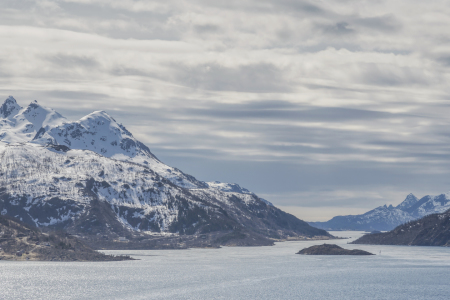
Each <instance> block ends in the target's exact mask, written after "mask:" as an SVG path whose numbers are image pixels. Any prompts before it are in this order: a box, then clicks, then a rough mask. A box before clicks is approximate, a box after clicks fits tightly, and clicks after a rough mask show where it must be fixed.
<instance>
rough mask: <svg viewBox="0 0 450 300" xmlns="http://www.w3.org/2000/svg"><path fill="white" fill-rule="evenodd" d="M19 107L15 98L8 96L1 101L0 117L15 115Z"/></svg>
mask: <svg viewBox="0 0 450 300" xmlns="http://www.w3.org/2000/svg"><path fill="white" fill-rule="evenodd" d="M20 109H21V107H20V106H19V104H17V101H16V99H14V97H13V96H9V97H8V98H7V99H6V100H5V102H3V104H2V106H0V117H1V118H8V117H12V116H15V115H16V114H17V113H18V112H19V110H20Z"/></svg>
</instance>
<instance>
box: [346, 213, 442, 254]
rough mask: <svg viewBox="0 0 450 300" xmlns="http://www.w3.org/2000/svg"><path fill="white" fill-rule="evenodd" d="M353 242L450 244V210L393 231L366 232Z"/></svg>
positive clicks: (419, 244) (420, 244) (418, 244)
mask: <svg viewBox="0 0 450 300" xmlns="http://www.w3.org/2000/svg"><path fill="white" fill-rule="evenodd" d="M353 244H374V245H415V246H447V247H448V246H450V210H447V211H446V212H444V213H440V214H432V215H428V216H426V217H423V218H421V219H419V220H415V221H411V222H408V223H406V224H403V225H400V226H398V227H397V228H395V229H394V230H392V231H389V232H384V233H374V234H366V235H364V236H362V237H360V238H359V239H357V240H356V241H354V242H353Z"/></svg>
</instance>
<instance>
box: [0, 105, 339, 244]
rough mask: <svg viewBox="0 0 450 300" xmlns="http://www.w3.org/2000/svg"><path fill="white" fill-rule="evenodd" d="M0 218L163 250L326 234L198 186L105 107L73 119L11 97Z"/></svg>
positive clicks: (0, 124)
mask: <svg viewBox="0 0 450 300" xmlns="http://www.w3.org/2000/svg"><path fill="white" fill-rule="evenodd" d="M0 213H1V214H2V215H8V216H11V217H16V218H18V219H20V220H22V221H23V222H25V223H28V224H30V225H33V226H37V227H41V228H45V227H50V228H64V229H65V230H67V231H68V232H71V233H73V234H77V235H81V236H84V237H89V238H90V239H91V241H96V242H97V243H100V241H102V242H104V243H106V241H108V240H109V241H111V240H113V239H116V238H117V237H119V236H125V237H127V238H128V239H129V240H130V241H135V242H136V243H138V242H139V243H140V244H139V245H143V244H144V242H145V241H146V240H147V239H150V237H155V236H156V237H157V238H158V241H162V242H160V244H161V245H163V246H164V247H166V246H167V245H168V244H167V243H166V242H165V238H167V237H171V238H172V239H173V241H174V242H173V243H175V244H177V246H176V247H183V245H184V246H186V245H188V244H189V243H191V244H192V245H198V244H201V245H211V246H217V245H218V244H227V243H228V244H233V245H235V244H236V245H263V244H264V245H266V244H272V243H273V240H274V239H284V238H288V237H289V238H292V237H294V238H295V237H298V238H310V237H317V236H322V237H329V236H330V235H329V234H328V233H327V232H326V231H324V230H321V229H317V228H314V227H311V226H310V225H308V224H307V223H306V222H304V221H301V220H299V219H297V218H296V217H294V216H292V215H290V214H287V213H285V212H283V211H281V210H279V209H278V208H276V207H274V206H273V205H272V204H271V203H270V202H268V201H267V200H264V199H261V198H259V197H258V196H257V195H255V194H254V193H252V192H250V191H249V190H247V189H245V188H242V187H240V186H239V185H237V184H230V183H221V182H217V181H215V182H203V181H199V180H197V179H196V178H195V177H193V176H191V175H188V174H185V173H183V172H182V171H181V170H178V169H176V168H173V167H170V166H168V165H166V164H164V163H162V162H161V161H160V160H158V158H157V157H156V156H155V155H153V153H151V151H150V149H149V148H148V147H147V146H145V145H144V144H143V143H141V142H139V141H138V140H136V139H135V138H134V136H133V135H132V134H131V132H129V131H128V130H127V129H126V128H125V127H124V126H123V125H122V124H119V123H117V122H116V120H115V119H114V118H112V117H111V116H109V115H108V114H107V113H106V112H104V111H96V112H93V113H91V114H89V115H87V116H85V117H83V118H81V119H80V120H78V121H75V122H72V121H68V120H67V119H66V118H64V117H63V116H61V115H60V114H59V113H57V112H56V111H54V110H53V109H50V108H46V107H43V106H41V105H40V104H39V103H37V102H36V101H33V102H31V103H30V104H29V105H28V106H27V107H25V108H22V107H21V106H20V105H18V104H17V102H16V100H15V99H14V98H13V97H9V98H8V99H6V100H5V102H4V103H3V105H1V106H0ZM180 236H190V237H192V238H191V239H188V240H187V241H181V240H182V239H179V238H177V237H180ZM194 239H199V241H198V243H197V244H195V241H194ZM236 240H238V241H236ZM175 241H176V242H175Z"/></svg>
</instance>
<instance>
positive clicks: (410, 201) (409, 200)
mask: <svg viewBox="0 0 450 300" xmlns="http://www.w3.org/2000/svg"><path fill="white" fill-rule="evenodd" d="M417 202H419V199H418V198H417V197H416V196H414V195H413V194H412V193H410V194H409V195H408V196H406V198H405V200H403V202H402V203H400V204H399V205H397V206H396V208H398V209H401V210H406V209H408V208H410V207H412V206H413V205H414V204H416V203H417Z"/></svg>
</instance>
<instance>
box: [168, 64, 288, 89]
mask: <svg viewBox="0 0 450 300" xmlns="http://www.w3.org/2000/svg"><path fill="white" fill-rule="evenodd" d="M172 67H173V69H174V72H176V75H175V80H176V81H177V82H179V83H181V84H183V85H186V86H189V87H192V88H194V89H205V90H215V91H241V92H288V91H289V90H290V88H289V86H288V84H286V82H285V78H284V77H283V71H282V70H280V69H279V68H277V67H276V66H274V65H272V64H268V63H259V64H248V65H238V66H235V67H226V66H223V65H219V64H217V63H211V64H202V65H195V66H189V65H182V64H177V65H173V66H172Z"/></svg>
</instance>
